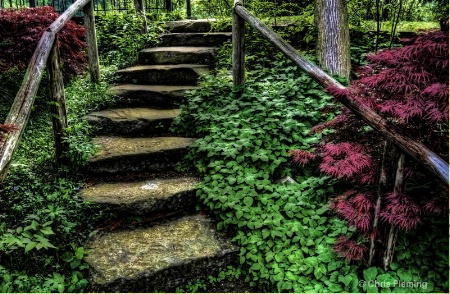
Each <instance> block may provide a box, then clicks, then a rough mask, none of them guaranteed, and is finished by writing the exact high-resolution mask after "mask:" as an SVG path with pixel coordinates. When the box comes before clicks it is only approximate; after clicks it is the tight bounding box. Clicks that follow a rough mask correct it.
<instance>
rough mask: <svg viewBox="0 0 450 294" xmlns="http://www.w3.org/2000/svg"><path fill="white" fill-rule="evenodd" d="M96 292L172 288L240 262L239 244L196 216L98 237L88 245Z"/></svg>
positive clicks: (208, 221) (87, 256) (88, 259)
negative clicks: (238, 259) (238, 256)
mask: <svg viewBox="0 0 450 294" xmlns="http://www.w3.org/2000/svg"><path fill="white" fill-rule="evenodd" d="M86 247H87V251H86V255H85V258H84V260H85V261H86V262H87V263H88V264H89V265H90V273H91V278H90V279H91V285H92V289H91V290H92V291H93V292H121V293H125V292H139V293H145V292H154V291H155V290H159V291H167V292H170V291H174V290H175V289H176V288H177V287H178V286H181V285H183V284H184V283H186V282H187V281H189V280H192V279H202V278H204V279H206V278H207V277H208V276H210V275H213V276H214V275H215V274H217V273H218V272H220V271H221V270H224V269H225V268H226V266H228V265H231V264H233V263H235V262H236V259H237V253H238V248H237V247H236V246H234V245H233V244H231V242H230V241H229V240H228V239H226V238H224V237H223V236H221V235H220V234H218V233H217V232H216V230H215V226H214V223H212V222H211V221H210V220H209V219H206V218H205V217H203V216H201V215H192V216H186V217H183V218H180V219H178V220H175V221H171V222H168V223H165V224H161V225H157V226H153V227H150V228H140V229H134V230H126V231H118V232H111V233H106V234H104V235H101V236H96V237H94V238H93V240H92V241H90V242H89V243H88V244H87V246H86Z"/></svg>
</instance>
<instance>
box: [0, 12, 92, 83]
mask: <svg viewBox="0 0 450 294" xmlns="http://www.w3.org/2000/svg"><path fill="white" fill-rule="evenodd" d="M58 16H59V14H58V13H56V12H55V10H54V9H53V7H49V6H45V7H37V8H23V9H17V10H16V9H2V10H0V27H1V30H0V40H1V45H0V48H1V50H0V72H2V71H6V70H8V69H9V68H12V67H15V66H18V67H19V68H25V67H27V66H28V63H29V61H30V59H31V56H32V55H33V53H34V51H35V49H36V47H37V44H38V42H39V39H40V38H41V36H42V34H43V33H44V31H45V30H46V29H47V27H48V26H49V25H50V24H51V23H52V22H53V21H55V20H56V18H58ZM85 34H86V33H85V29H84V27H82V26H79V25H77V24H76V23H75V22H73V21H69V22H67V24H66V25H65V26H64V28H63V29H62V30H61V31H60V32H59V33H58V39H59V48H60V53H61V62H62V64H63V69H62V70H63V74H64V76H65V77H66V78H68V77H70V76H73V75H75V74H80V73H82V71H83V70H84V69H85V68H86V53H85V43H84V41H83V40H84V38H85Z"/></svg>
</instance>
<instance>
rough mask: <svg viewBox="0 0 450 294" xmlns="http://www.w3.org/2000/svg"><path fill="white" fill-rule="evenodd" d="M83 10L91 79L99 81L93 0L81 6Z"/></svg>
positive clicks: (95, 81)
mask: <svg viewBox="0 0 450 294" xmlns="http://www.w3.org/2000/svg"><path fill="white" fill-rule="evenodd" d="M83 11H84V25H85V27H86V41H87V51H88V59H89V67H90V73H91V81H92V82H93V83H98V82H99V81H100V65H99V62H98V48H97V36H96V33H95V18H94V0H91V1H89V3H87V4H86V5H85V6H84V7H83Z"/></svg>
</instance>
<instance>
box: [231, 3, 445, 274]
mask: <svg viewBox="0 0 450 294" xmlns="http://www.w3.org/2000/svg"><path fill="white" fill-rule="evenodd" d="M245 22H247V23H248V24H249V25H250V26H251V27H253V28H254V29H256V30H257V31H258V32H259V33H261V35H262V36H264V37H265V38H266V39H267V40H269V41H270V42H271V43H272V44H273V45H275V47H276V48H278V49H279V50H280V51H282V52H283V53H284V54H285V55H286V56H287V57H288V58H289V59H291V60H292V61H293V62H295V63H296V64H297V65H298V66H299V67H300V68H301V69H303V70H304V71H305V72H306V73H307V74H308V75H309V76H311V77H312V78H314V79H315V80H316V81H317V82H319V83H320V84H321V85H323V86H324V87H325V88H326V87H329V86H334V87H337V88H339V89H346V88H345V87H344V86H343V85H342V84H340V83H339V82H338V81H336V80H335V79H333V78H332V77H331V76H329V75H328V74H327V73H325V72H324V71H323V70H321V69H320V68H319V67H317V66H316V65H314V64H311V63H310V62H308V61H307V60H306V59H305V58H303V57H302V56H301V55H299V53H298V52H297V50H295V49H294V48H293V47H292V46H291V45H290V44H289V43H287V42H286V41H285V40H283V39H282V38H281V37H280V36H278V35H277V34H276V33H275V32H274V31H273V30H272V29H270V28H269V27H268V26H267V25H265V24H264V23H263V22H262V21H261V20H259V19H258V18H257V17H255V16H254V15H253V14H252V13H251V12H249V11H248V10H247V9H246V8H245V7H244V6H243V4H242V1H241V0H235V1H234V9H233V82H234V86H235V87H236V89H237V90H238V91H239V90H241V91H242V89H243V88H244V86H245V50H244V49H245V48H244V47H245V43H244V35H245V34H244V28H245ZM339 101H340V102H341V103H342V104H344V105H345V106H346V107H347V108H349V109H350V110H351V111H352V112H353V113H354V114H355V115H356V116H358V117H359V118H360V119H362V120H364V121H365V122H366V123H367V124H369V125H370V126H371V127H372V128H373V129H375V130H377V131H378V132H379V133H381V134H382V135H383V136H384V137H385V138H386V141H385V147H384V152H383V159H382V167H381V174H380V180H379V189H378V195H377V202H376V210H375V219H374V223H373V230H376V229H377V227H378V219H379V212H380V207H381V198H382V196H383V195H384V194H385V193H388V192H396V193H401V192H402V190H403V188H404V175H403V166H404V164H405V155H404V153H406V154H408V155H410V156H411V158H413V159H415V160H416V161H417V162H419V163H420V164H421V165H422V166H424V167H425V168H426V169H427V170H428V171H430V172H431V173H433V174H434V175H436V176H437V178H439V179H440V180H441V181H442V182H443V183H444V184H445V185H449V164H448V163H447V162H445V161H444V160H443V159H442V158H440V157H439V156H438V155H437V154H435V153H434V152H432V151H431V150H430V149H429V148H427V147H426V146H425V145H423V144H422V143H420V142H417V141H415V140H413V139H412V138H410V137H408V136H407V135H406V134H404V133H403V132H402V131H401V130H400V129H399V128H398V127H396V126H395V125H393V124H391V123H390V122H389V121H387V120H386V119H384V118H382V117H381V116H380V115H378V114H377V113H376V112H375V111H373V110H372V109H371V108H369V107H367V106H366V105H364V104H363V103H359V101H358V100H356V99H353V98H351V97H348V96H345V97H342V98H340V100H339ZM402 152H404V153H402ZM386 238H387V241H386V250H385V251H384V253H383V257H382V259H383V260H382V265H383V267H384V268H385V270H387V269H388V267H389V264H390V263H391V262H392V257H393V253H394V246H395V240H396V238H397V228H395V227H393V226H392V227H391V228H389V229H388V233H387V237H386ZM370 241H371V246H370V252H369V264H371V263H372V261H373V258H374V256H375V240H374V239H373V238H372V239H371V240H370Z"/></svg>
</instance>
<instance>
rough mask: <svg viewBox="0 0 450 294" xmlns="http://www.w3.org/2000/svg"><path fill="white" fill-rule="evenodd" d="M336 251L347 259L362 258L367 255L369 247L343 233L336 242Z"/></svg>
mask: <svg viewBox="0 0 450 294" xmlns="http://www.w3.org/2000/svg"><path fill="white" fill-rule="evenodd" d="M334 251H335V252H336V253H337V255H338V256H340V257H344V258H345V259H346V260H349V261H350V260H362V259H363V258H364V256H365V255H366V253H367V251H368V248H367V246H366V245H364V244H360V243H358V242H357V241H355V240H352V239H349V238H348V237H347V236H345V235H342V236H340V237H339V238H338V240H337V241H336V243H335V244H334Z"/></svg>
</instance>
